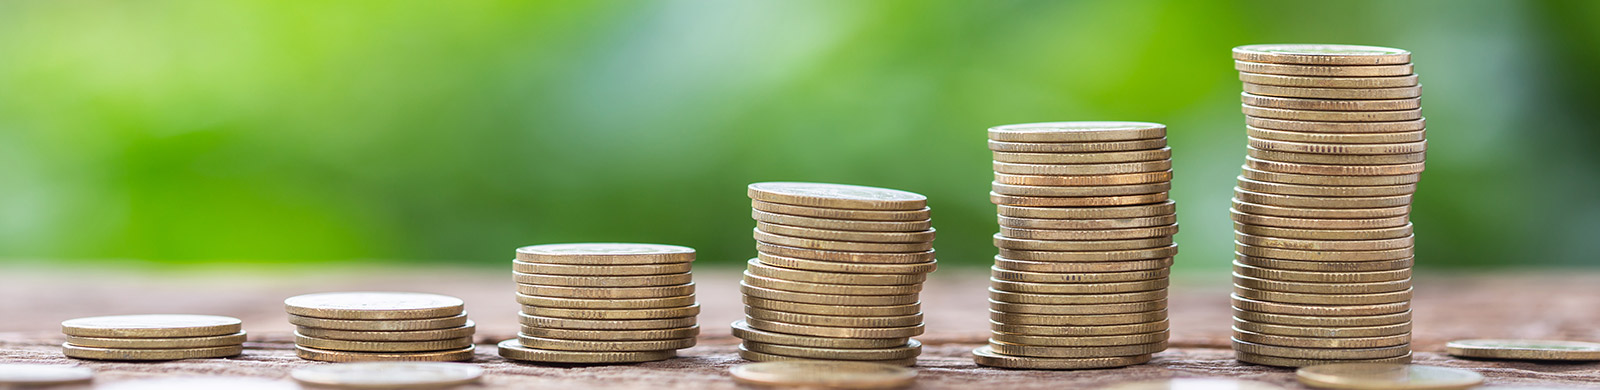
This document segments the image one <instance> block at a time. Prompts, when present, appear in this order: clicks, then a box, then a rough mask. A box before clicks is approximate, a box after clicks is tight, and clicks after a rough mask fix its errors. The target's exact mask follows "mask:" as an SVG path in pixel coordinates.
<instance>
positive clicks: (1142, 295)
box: [989, 287, 1167, 305]
mask: <svg viewBox="0 0 1600 390" xmlns="http://www.w3.org/2000/svg"><path fill="white" fill-rule="evenodd" d="M1166 298H1167V290H1166V289H1159V290H1151V291H1138V292H1126V293H1104V294H1028V293H1016V292H1009V291H1000V290H996V289H994V288H992V287H991V288H989V299H990V300H993V301H999V302H1006V303H1020V304H1037V305H1099V304H1110V303H1133V302H1148V301H1154V300H1159V299H1166Z"/></svg>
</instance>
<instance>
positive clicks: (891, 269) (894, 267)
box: [756, 253, 939, 274]
mask: <svg viewBox="0 0 1600 390" xmlns="http://www.w3.org/2000/svg"><path fill="white" fill-rule="evenodd" d="M756 260H759V261H761V263H762V264H767V265H771V266H774V267H783V268H791V269H798V270H806V271H817V272H839V273H847V274H925V273H929V272H933V270H935V269H938V268H939V263H938V262H935V261H929V262H926V263H911V264H872V263H850V262H843V261H828V260H807V259H799V258H792V257H784V256H778V255H772V254H768V253H757V254H756Z"/></svg>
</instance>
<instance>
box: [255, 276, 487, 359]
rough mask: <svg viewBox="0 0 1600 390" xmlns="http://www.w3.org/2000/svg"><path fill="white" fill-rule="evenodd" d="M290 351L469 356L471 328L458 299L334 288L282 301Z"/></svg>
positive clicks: (338, 355)
mask: <svg viewBox="0 0 1600 390" xmlns="http://www.w3.org/2000/svg"><path fill="white" fill-rule="evenodd" d="M283 304H284V307H285V308H286V309H287V310H288V312H289V323H291V324H294V325H297V326H298V327H297V328H296V330H295V334H294V339H295V352H296V354H297V355H299V356H300V358H302V359H308V360H320V361H325V362H355V361H463V360H471V359H472V353H473V350H474V346H473V343H472V335H473V333H474V332H475V330H476V327H475V326H474V325H473V323H472V321H470V320H468V319H467V313H466V307H465V303H463V302H462V301H461V299H459V298H456V297H451V296H445V295H438V294H423V293H409V292H333V293H319V294H306V295H299V296H294V297H290V298H289V299H285V300H284V301H283Z"/></svg>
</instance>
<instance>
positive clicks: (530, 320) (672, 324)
mask: <svg viewBox="0 0 1600 390" xmlns="http://www.w3.org/2000/svg"><path fill="white" fill-rule="evenodd" d="M517 319H518V320H519V322H521V323H522V325H523V326H532V327H539V328H556V329H584V330H647V329H672V328H683V327H689V326H695V317H679V318H656V319H647V320H580V319H571V318H554V317H540V316H532V315H527V314H524V313H521V312H518V313H517Z"/></svg>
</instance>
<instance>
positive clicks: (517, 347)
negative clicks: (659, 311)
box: [499, 339, 678, 364]
mask: <svg viewBox="0 0 1600 390" xmlns="http://www.w3.org/2000/svg"><path fill="white" fill-rule="evenodd" d="M499 350H500V357H503V358H506V359H511V360H518V361H525V362H535V363H563V364H620V363H642V362H653V361H660V360H667V359H671V358H674V357H677V356H678V350H676V349H668V350H661V351H634V352H599V351H552V350H544V349H537V348H529V347H525V346H523V345H522V344H521V343H520V342H518V341H517V339H510V340H506V341H501V342H500V344H499Z"/></svg>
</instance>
